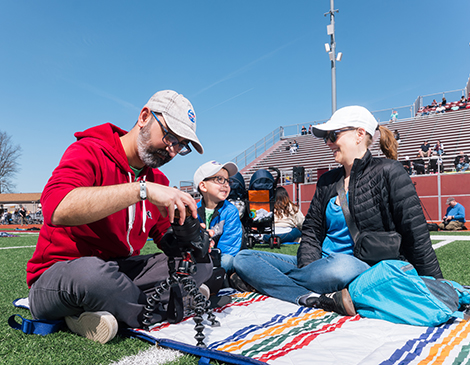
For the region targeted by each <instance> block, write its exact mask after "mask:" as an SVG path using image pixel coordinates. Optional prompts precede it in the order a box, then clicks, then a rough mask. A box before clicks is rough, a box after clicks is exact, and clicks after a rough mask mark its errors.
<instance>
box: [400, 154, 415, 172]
mask: <svg viewBox="0 0 470 365" xmlns="http://www.w3.org/2000/svg"><path fill="white" fill-rule="evenodd" d="M401 163H402V165H403V167H404V168H405V171H406V172H407V173H408V175H411V173H412V172H413V171H412V164H411V161H410V158H409V157H408V156H405V160H404V161H401Z"/></svg>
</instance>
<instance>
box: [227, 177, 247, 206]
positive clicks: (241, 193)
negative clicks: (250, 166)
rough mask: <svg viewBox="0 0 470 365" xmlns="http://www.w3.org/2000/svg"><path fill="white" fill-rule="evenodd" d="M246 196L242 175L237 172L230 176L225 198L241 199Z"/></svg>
mask: <svg viewBox="0 0 470 365" xmlns="http://www.w3.org/2000/svg"><path fill="white" fill-rule="evenodd" d="M245 198H246V187H245V179H244V178H243V175H242V174H240V173H239V172H237V173H236V174H235V175H233V176H232V177H231V178H230V194H229V195H228V198H227V199H231V200H237V199H240V200H243V199H245Z"/></svg>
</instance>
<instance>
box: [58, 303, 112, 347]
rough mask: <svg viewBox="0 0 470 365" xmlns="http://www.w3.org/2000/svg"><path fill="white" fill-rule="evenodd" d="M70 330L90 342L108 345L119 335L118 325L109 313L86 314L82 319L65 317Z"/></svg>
mask: <svg viewBox="0 0 470 365" xmlns="http://www.w3.org/2000/svg"><path fill="white" fill-rule="evenodd" d="M65 323H66V324H67V326H68V328H69V329H70V330H71V331H72V332H74V333H77V334H78V335H80V336H83V337H86V338H88V339H89V340H92V341H95V342H100V343H103V344H104V343H106V342H109V341H111V340H112V339H113V338H114V337H115V336H116V334H117V331H118V323H117V320H116V318H114V316H113V315H112V314H111V313H109V312H104V311H103V312H84V313H82V314H81V315H80V317H78V318H76V317H65Z"/></svg>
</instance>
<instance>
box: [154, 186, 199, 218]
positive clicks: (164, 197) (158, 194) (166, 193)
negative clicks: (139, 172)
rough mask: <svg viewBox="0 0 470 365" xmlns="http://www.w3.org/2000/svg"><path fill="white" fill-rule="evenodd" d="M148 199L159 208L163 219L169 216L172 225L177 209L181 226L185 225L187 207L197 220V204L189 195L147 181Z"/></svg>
mask: <svg viewBox="0 0 470 365" xmlns="http://www.w3.org/2000/svg"><path fill="white" fill-rule="evenodd" d="M147 199H148V200H149V201H150V202H151V203H152V204H155V205H156V206H157V208H158V210H159V211H160V213H161V215H162V216H163V217H166V216H167V215H168V218H169V219H170V222H171V223H173V220H174V218H175V209H178V210H179V213H180V220H179V224H180V225H181V224H183V223H184V219H185V218H186V208H185V207H186V206H187V207H188V208H189V210H190V211H191V215H192V216H193V217H194V218H196V219H197V205H196V202H195V201H194V199H193V198H192V197H191V195H189V194H188V193H185V192H182V191H179V190H178V189H175V188H170V187H168V186H165V185H160V184H156V183H152V182H148V181H147ZM167 209H168V212H167ZM167 213H168V214H167Z"/></svg>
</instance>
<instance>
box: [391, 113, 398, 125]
mask: <svg viewBox="0 0 470 365" xmlns="http://www.w3.org/2000/svg"><path fill="white" fill-rule="evenodd" d="M397 119H398V112H397V111H396V110H393V111H392V114H391V115H390V122H392V123H395V122H396V121H397Z"/></svg>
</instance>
